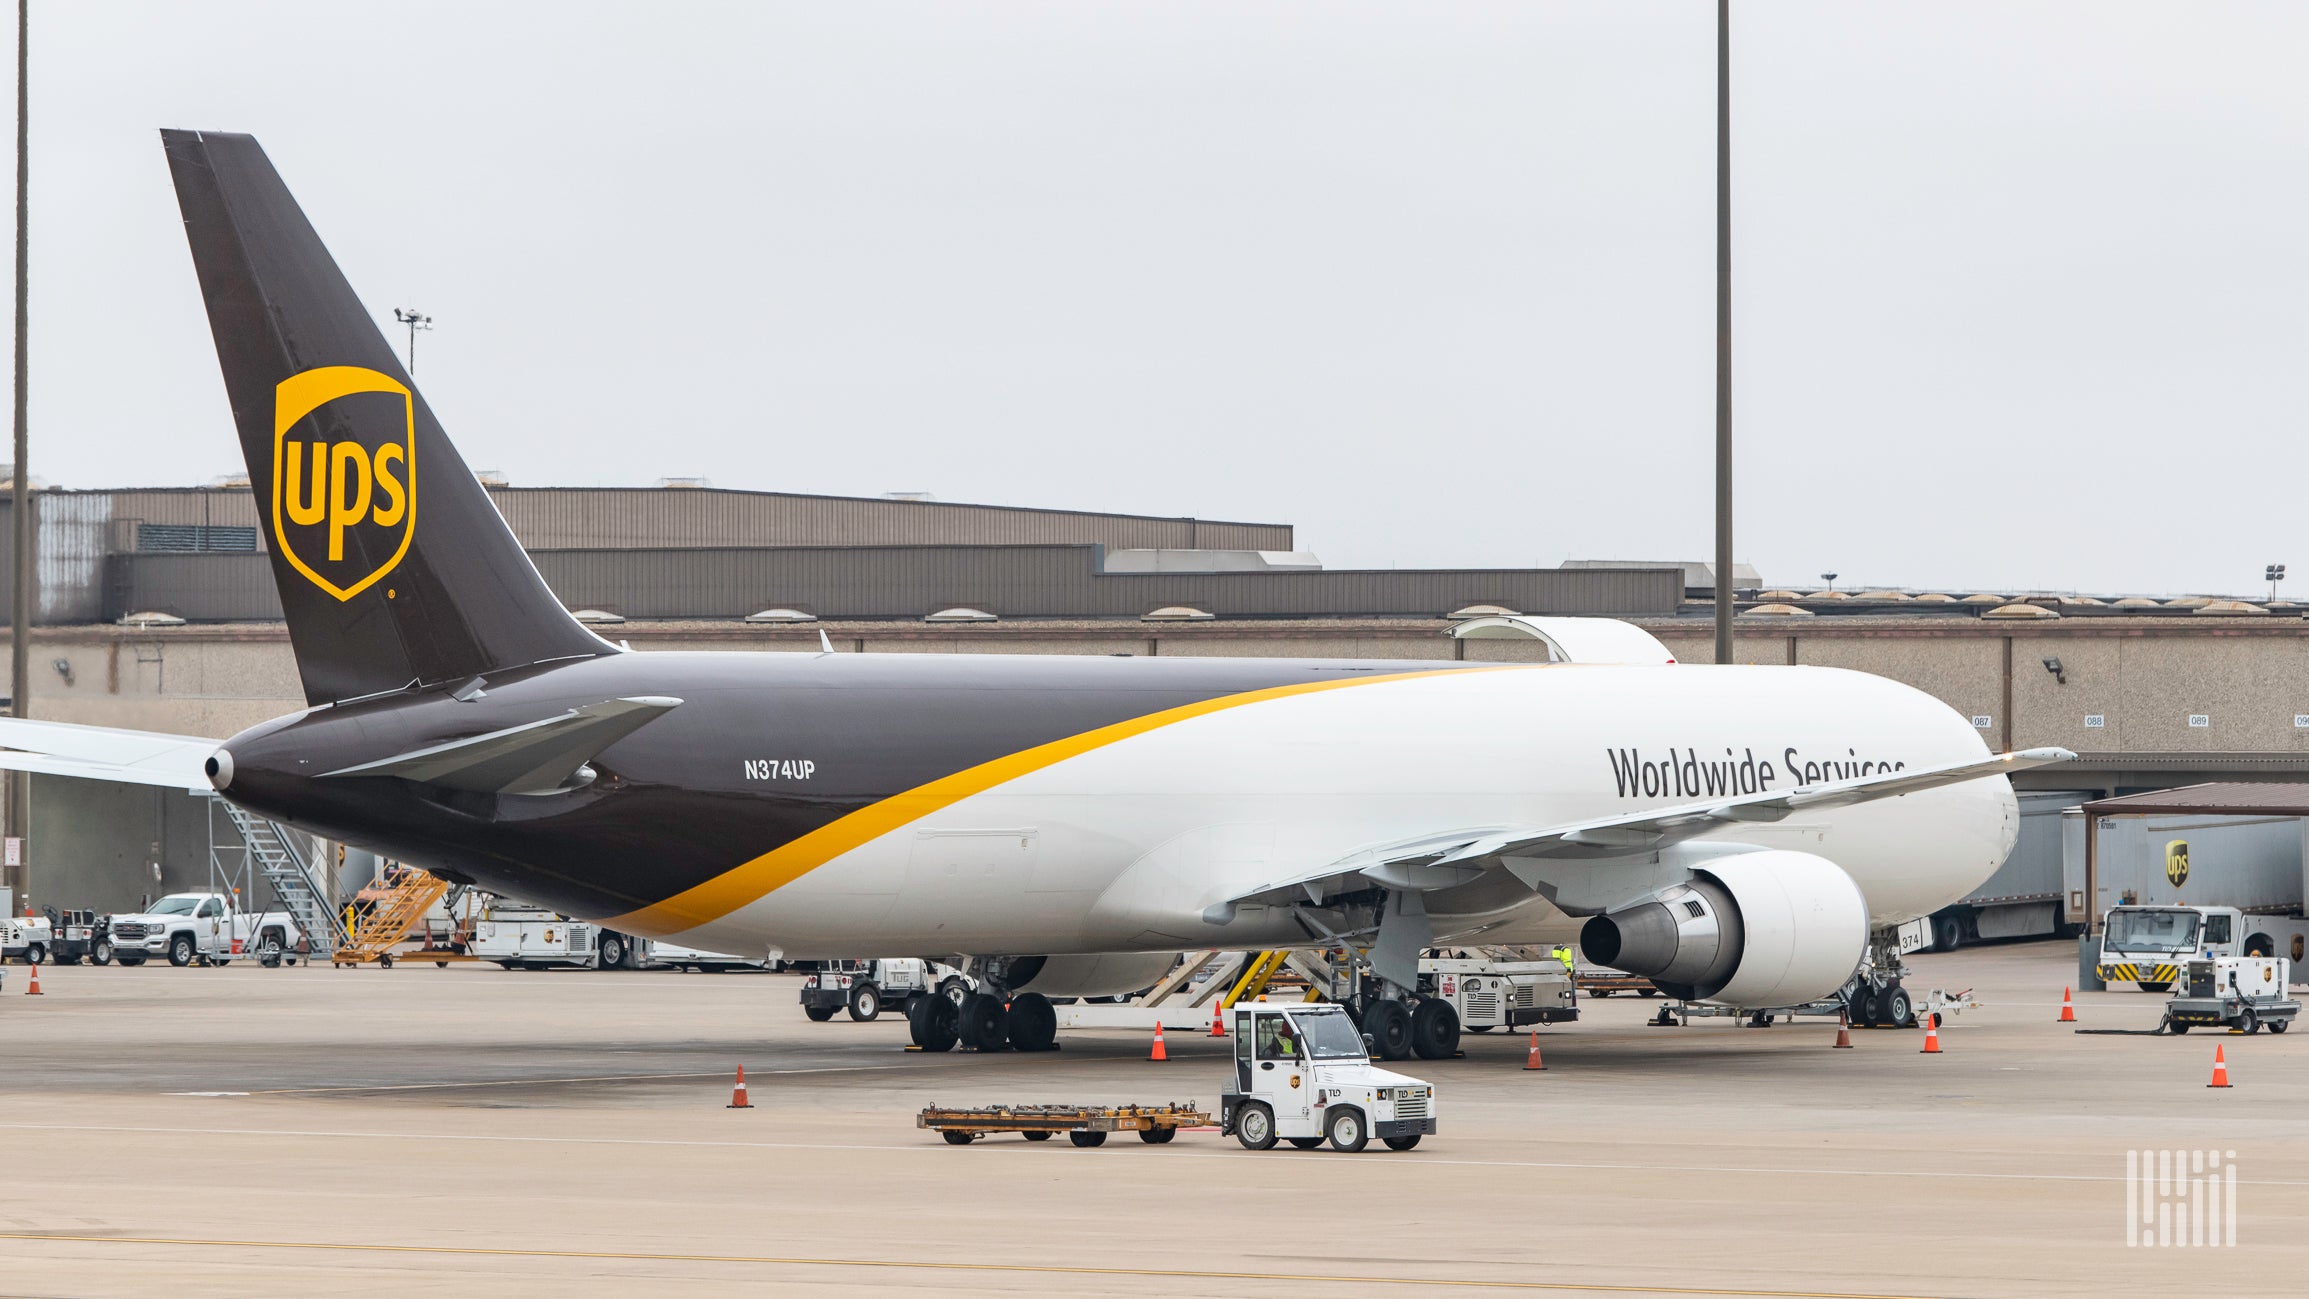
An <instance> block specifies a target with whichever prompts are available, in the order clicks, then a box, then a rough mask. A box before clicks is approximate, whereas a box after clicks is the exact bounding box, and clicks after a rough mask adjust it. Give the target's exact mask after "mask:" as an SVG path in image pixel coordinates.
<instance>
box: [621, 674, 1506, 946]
mask: <svg viewBox="0 0 2309 1299" xmlns="http://www.w3.org/2000/svg"><path fill="white" fill-rule="evenodd" d="M1527 666H1530V665H1517V664H1501V665H1499V666H1497V667H1482V668H1464V667H1453V668H1423V669H1420V670H1418V671H1414V672H1389V673H1384V674H1381V675H1377V676H1358V677H1343V678H1336V679H1333V680H1328V681H1306V682H1301V683H1298V684H1295V685H1287V686H1269V687H1267V688H1266V689H1263V690H1246V691H1243V692H1242V693H1240V694H1232V695H1220V696H1218V697H1217V698H1215V699H1205V700H1201V701H1199V702H1197V703H1192V704H1182V705H1180V706H1179V707H1177V708H1166V709H1164V710H1162V711H1160V712H1154V713H1148V714H1147V715H1145V716H1143V717H1133V718H1130V719H1128V720H1126V721H1120V722H1115V723H1113V724H1111V725H1108V726H1101V727H1099V728H1097V729H1096V730H1090V731H1084V732H1082V733H1081V734H1079V735H1070V736H1068V737H1066V738H1065V739H1063V740H1053V741H1051V742H1050V743H1048V744H1039V745H1036V746H1035V747H1033V748H1031V749H1021V750H1019V751H1018V752H1016V753H1012V754H1006V755H1004V756H1003V757H999V758H996V759H994V760H993V761H991V762H983V763H980V764H979V765H977V766H975V767H969V768H965V769H964V770H961V771H957V772H955V773H954V774H953V775H950V776H941V777H939V778H938V779H936V780H933V781H931V782H929V783H928V784H925V785H917V786H915V787H914V788H912V789H909V790H907V791H906V792H904V793H902V794H893V795H891V796H890V797H888V798H885V799H882V800H881V801H880V802H877V803H872V804H869V805H868V806H865V807H862V808H859V809H858V810H857V811H855V812H852V813H850V814H849V815H848V816H845V817H843V818H842V819H840V820H838V821H835V822H833V823H832V824H830V825H824V826H820V827H819V828H817V829H815V830H812V831H811V832H810V833H808V834H805V835H803V836H801V837H800V838H798V839H795V840H794V841H792V842H791V843H787V844H785V845H783V846H781V847H778V848H773V849H771V850H770V851H769V852H766V853H763V854H762V855H761V856H759V857H756V858H754V859H753V860H752V861H749V862H746V863H745V864H743V865H741V866H737V867H735V868H733V869H730V870H727V871H724V872H722V873H721V874H719V875H716V876H715V877H713V878H712V879H710V880H707V881H706V882H705V883H703V884H699V885H695V886H693V887H691V888H688V889H685V890H683V891H682V892H680V893H676V894H675V895H673V896H672V897H670V898H667V899H666V900H665V901H663V902H658V903H654V904H652V905H650V906H646V907H643V908H641V909H640V910H638V911H630V912H627V913H626V914H624V915H622V916H617V917H614V918H612V919H609V920H605V921H603V922H602V923H603V924H605V925H607V926H609V927H610V928H612V929H616V930H619V931H621V932H624V933H632V934H642V935H645V936H649V937H660V936H666V935H672V934H678V933H684V932H686V931H688V930H692V929H695V928H697V927H698V926H700V925H704V924H709V923H711V922H713V921H716V920H719V919H721V918H722V917H724V916H726V915H728V914H730V913H731V912H733V911H736V910H737V909H738V908H740V907H743V906H745V905H747V904H748V903H752V902H757V901H759V900H761V899H762V898H764V897H766V896H768V895H769V894H770V893H771V892H772V891H773V890H775V889H778V888H780V887H782V886H784V885H787V884H791V883H793V882H794V881H795V880H797V879H800V878H801V877H802V876H804V875H807V874H809V873H810V872H811V871H813V870H816V869H817V868H818V867H820V866H823V865H825V864H826V863H827V862H829V861H832V860H833V859H834V858H836V857H839V856H841V855H842V854H843V853H846V852H848V851H850V850H851V849H853V848H856V847H858V846H859V845H861V844H864V843H868V842H871V841H872V840H874V839H878V838H880V837H881V836H883V835H885V834H888V833H890V832H891V831H892V830H896V829H898V828H899V827H901V826H904V825H906V824H908V823H909V822H913V821H918V820H920V819H921V818H923V817H925V816H928V815H930V814H931V813H933V812H936V811H938V810H939V809H940V808H943V807H948V806H951V805H953V804H955V803H958V802H961V801H962V800H963V799H965V798H968V797H970V796H971V795H972V794H978V793H983V792H985V791H986V790H989V789H992V788H994V787H995V786H996V785H999V784H1001V783H1003V782H1004V781H1007V780H1015V779H1017V778H1018V777H1020V776H1024V775H1028V774H1031V773H1033V772H1036V771H1040V770H1042V769H1043V768H1045V767H1049V766H1054V765H1056V764H1057V763H1060V762H1064V761H1065V760H1067V759H1068V758H1072V757H1076V756H1079V755H1081V754H1084V753H1088V752H1090V751H1091V750H1093V749H1100V748H1104V747H1106V746H1107V745H1109V744H1114V743H1116V742H1117V741H1121V740H1127V739H1129V738H1131V737H1132V736H1134V735H1144V734H1146V733H1147V732H1148V731H1152V730H1155V729H1157V728H1159V727H1164V726H1169V725H1171V724H1172V723H1174V722H1183V721H1186V720H1188V719H1189V718H1194V717H1203V716H1207V715H1209V714H1211V713H1216V712H1220V711H1222V710H1225V709H1229V708H1239V707H1242V706H1243V705H1245V704H1257V703H1264V702H1266V701H1267V700H1270V699H1285V698H1289V697H1290V696H1293V695H1308V694H1316V693H1318V692H1321V691H1325V690H1339V689H1344V688H1346V687H1349V686H1363V685H1373V684H1376V683H1378V682H1382V681H1409V680H1413V679H1416V678H1419V677H1437V676H1451V675H1456V674H1458V673H1462V672H1493V671H1505V670H1513V669H1516V668H1521V667H1527Z"/></svg>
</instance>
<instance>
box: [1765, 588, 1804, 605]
mask: <svg viewBox="0 0 2309 1299" xmlns="http://www.w3.org/2000/svg"><path fill="white" fill-rule="evenodd" d="M1756 598H1757V599H1759V600H1774V601H1778V602H1780V603H1782V604H1785V603H1787V602H1788V601H1790V600H1801V599H1803V598H1804V597H1803V596H1801V595H1798V594H1797V593H1796V592H1794V591H1758V592H1756Z"/></svg>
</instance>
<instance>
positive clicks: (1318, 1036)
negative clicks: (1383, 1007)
mask: <svg viewBox="0 0 2309 1299" xmlns="http://www.w3.org/2000/svg"><path fill="white" fill-rule="evenodd" d="M1290 1015H1291V1022H1292V1024H1294V1025H1296V1026H1297V1028H1298V1030H1299V1041H1300V1042H1301V1043H1302V1044H1303V1049H1304V1050H1305V1051H1306V1053H1307V1058H1308V1059H1310V1060H1362V1059H1366V1058H1367V1057H1366V1056H1365V1055H1364V1053H1363V1035H1362V1034H1361V1033H1359V1032H1357V1031H1356V1030H1355V1021H1354V1020H1352V1019H1349V1018H1348V1017H1347V1012H1346V1011H1345V1010H1343V1009H1341V1008H1340V1007H1337V1006H1310V1007H1308V1008H1307V1009H1305V1010H1294V1011H1292V1012H1290Z"/></svg>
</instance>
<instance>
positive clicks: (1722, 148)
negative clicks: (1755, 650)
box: [1715, 0, 1734, 663]
mask: <svg viewBox="0 0 2309 1299" xmlns="http://www.w3.org/2000/svg"><path fill="white" fill-rule="evenodd" d="M1715 595H1716V662H1718V663H1729V662H1731V661H1732V612H1733V604H1734V601H1733V596H1732V0H1716V592H1715Z"/></svg>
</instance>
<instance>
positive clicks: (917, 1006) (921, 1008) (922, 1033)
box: [906, 997, 960, 1051]
mask: <svg viewBox="0 0 2309 1299" xmlns="http://www.w3.org/2000/svg"><path fill="white" fill-rule="evenodd" d="M959 1019H960V1013H959V1012H958V1011H956V1010H955V1009H954V1003H953V1002H951V1001H948V1000H947V999H946V998H944V997H917V998H915V1000H914V1003H913V1004H912V1005H910V1006H908V1007H907V1008H906V1029H907V1032H908V1033H909V1034H910V1035H911V1036H912V1037H913V1039H914V1045H916V1046H918V1047H921V1048H922V1049H923V1050H925V1051H951V1050H953V1049H954V1043H955V1039H956V1038H957V1037H958V1036H959V1034H958V1033H957V1027H958V1021H959Z"/></svg>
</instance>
